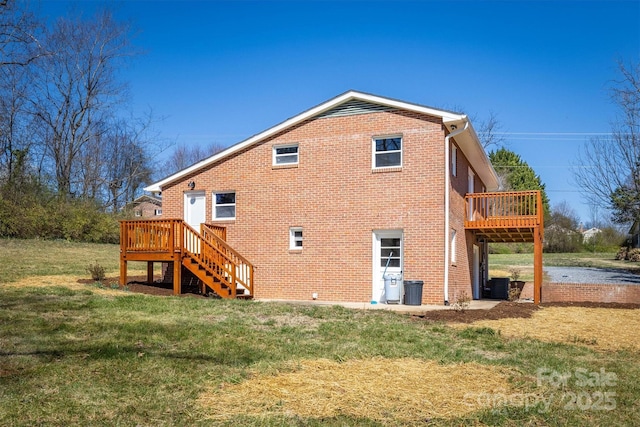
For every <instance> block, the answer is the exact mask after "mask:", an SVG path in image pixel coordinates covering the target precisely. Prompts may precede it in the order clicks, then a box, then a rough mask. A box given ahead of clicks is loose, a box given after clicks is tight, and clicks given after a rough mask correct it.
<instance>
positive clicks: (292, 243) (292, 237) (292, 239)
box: [289, 227, 304, 251]
mask: <svg viewBox="0 0 640 427" xmlns="http://www.w3.org/2000/svg"><path fill="white" fill-rule="evenodd" d="M298 231H299V232H300V233H302V236H301V237H296V232H298ZM298 241H299V242H300V246H296V242H298ZM303 246H304V233H303V231H302V227H290V228H289V250H292V251H301V250H302V248H303Z"/></svg>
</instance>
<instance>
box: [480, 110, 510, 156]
mask: <svg viewBox="0 0 640 427" xmlns="http://www.w3.org/2000/svg"><path fill="white" fill-rule="evenodd" d="M501 129H502V123H500V120H498V115H497V114H496V113H494V112H493V111H489V117H487V119H486V120H483V121H481V122H480V125H479V126H478V138H480V142H481V143H482V147H483V148H484V149H485V150H487V149H488V148H489V147H494V148H499V147H500V146H501V145H503V144H504V142H505V139H504V136H503V135H502V134H501V133H500V130H501Z"/></svg>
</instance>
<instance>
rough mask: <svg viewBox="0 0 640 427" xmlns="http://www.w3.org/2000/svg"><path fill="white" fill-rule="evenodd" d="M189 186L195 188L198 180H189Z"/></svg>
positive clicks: (191, 188)
mask: <svg viewBox="0 0 640 427" xmlns="http://www.w3.org/2000/svg"><path fill="white" fill-rule="evenodd" d="M187 186H188V187H189V189H190V190H193V189H194V188H195V187H196V182H195V181H193V180H192V181H189V183H188V184H187Z"/></svg>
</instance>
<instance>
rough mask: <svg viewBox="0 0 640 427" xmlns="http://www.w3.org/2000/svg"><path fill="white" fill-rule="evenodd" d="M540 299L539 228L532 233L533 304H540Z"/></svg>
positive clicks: (540, 246) (540, 253) (540, 252)
mask: <svg viewBox="0 0 640 427" xmlns="http://www.w3.org/2000/svg"><path fill="white" fill-rule="evenodd" d="M541 297H542V236H541V232H540V227H536V229H535V230H534V233H533V303H534V304H540V300H541Z"/></svg>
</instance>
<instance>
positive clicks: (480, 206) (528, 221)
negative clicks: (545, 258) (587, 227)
mask: <svg viewBox="0 0 640 427" xmlns="http://www.w3.org/2000/svg"><path fill="white" fill-rule="evenodd" d="M465 203H466V212H467V218H466V219H465V221H464V227H465V229H467V230H473V231H474V233H475V234H476V236H478V237H480V238H482V239H484V240H486V241H487V242H489V243H498V242H503V243H518V242H525V243H533V253H534V257H533V258H534V259H533V271H534V298H533V299H534V302H535V303H536V304H539V303H540V297H541V294H540V290H541V287H542V240H543V237H544V209H543V206H542V194H541V192H540V191H511V192H502V193H471V194H467V195H466V196H465Z"/></svg>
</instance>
